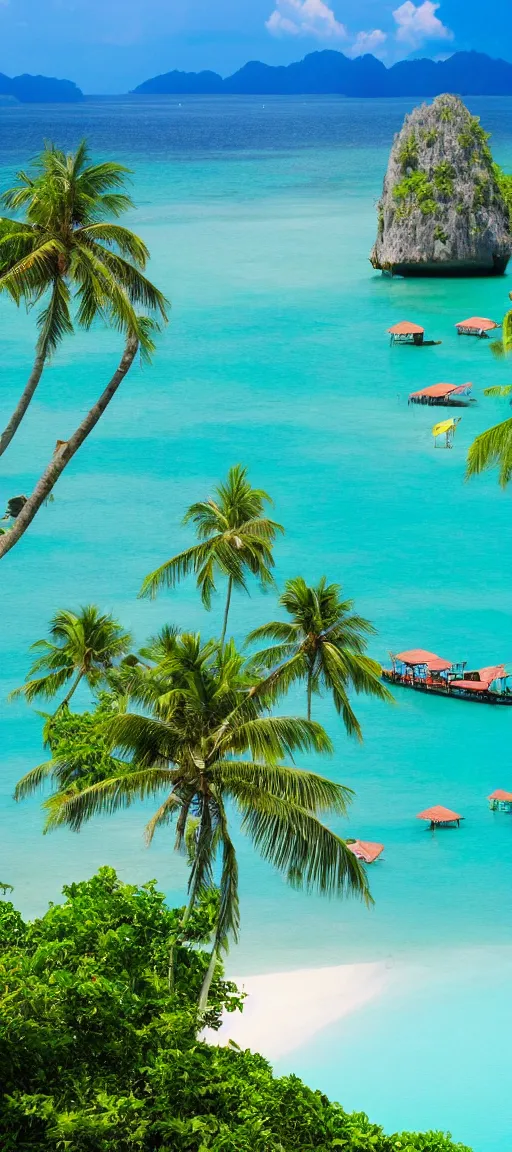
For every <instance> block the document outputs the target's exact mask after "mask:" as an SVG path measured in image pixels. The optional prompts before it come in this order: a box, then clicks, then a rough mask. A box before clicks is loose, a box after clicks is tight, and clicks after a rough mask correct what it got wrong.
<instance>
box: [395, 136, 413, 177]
mask: <svg viewBox="0 0 512 1152" xmlns="http://www.w3.org/2000/svg"><path fill="white" fill-rule="evenodd" d="M398 159H399V161H400V163H401V165H402V168H403V170H404V172H406V171H407V169H408V168H415V167H416V165H417V163H418V141H417V139H416V134H415V133H414V132H411V134H410V136H407V137H406V139H405V140H404V142H403V144H402V146H401V148H400V151H399V153H398Z"/></svg>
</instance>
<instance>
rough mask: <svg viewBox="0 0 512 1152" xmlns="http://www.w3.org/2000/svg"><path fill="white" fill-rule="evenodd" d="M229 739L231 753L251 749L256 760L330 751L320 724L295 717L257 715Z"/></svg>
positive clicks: (232, 733) (329, 741) (237, 729)
mask: <svg viewBox="0 0 512 1152" xmlns="http://www.w3.org/2000/svg"><path fill="white" fill-rule="evenodd" d="M229 740H230V742H231V745H232V747H233V750H234V751H239V752H243V751H244V750H245V749H246V748H250V750H251V753H252V755H253V756H254V758H255V759H260V758H262V759H266V760H268V759H269V758H270V759H272V760H274V759H281V758H282V757H284V756H291V755H293V753H294V752H319V753H323V754H325V753H331V752H332V751H333V746H332V743H331V740H330V739H329V736H328V735H327V733H326V731H325V729H324V728H322V725H321V724H317V723H316V721H314V720H303V719H302V718H300V717H297V716H268V717H261V716H260V717H258V718H257V719H255V720H247V721H245V722H243V723H242V724H240V725H239V726H238V727H235V728H234V729H233V731H232V732H231V733H230V736H229Z"/></svg>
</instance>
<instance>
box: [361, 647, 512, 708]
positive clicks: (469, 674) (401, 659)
mask: <svg viewBox="0 0 512 1152" xmlns="http://www.w3.org/2000/svg"><path fill="white" fill-rule="evenodd" d="M389 655H390V659H391V668H383V669H382V676H383V679H384V680H387V681H389V682H390V683H392V684H396V685H397V687H401V688H412V689H414V691H416V692H426V693H431V694H432V695H434V696H449V697H451V698H452V699H453V700H470V701H473V702H474V703H479V704H512V674H511V671H510V669H509V666H507V665H505V664H492V665H489V666H488V667H485V668H476V669H472V670H467V669H466V663H467V662H466V661H465V660H461V661H455V662H454V661H452V660H446V659H444V657H442V656H436V654H435V652H428V651H427V650H426V649H425V648H412V649H410V650H409V651H407V652H398V653H397V654H396V655H395V654H393V653H392V652H390V654H389Z"/></svg>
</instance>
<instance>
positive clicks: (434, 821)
mask: <svg viewBox="0 0 512 1152" xmlns="http://www.w3.org/2000/svg"><path fill="white" fill-rule="evenodd" d="M416 819H417V820H428V821H429V822H430V827H431V828H436V827H437V825H438V824H456V825H457V828H458V827H459V824H460V821H461V820H463V819H464V817H463V816H460V815H459V813H458V812H452V811H451V809H450V808H443V805H442V804H434V807H433V808H425V811H424V812H418V815H417V817H416Z"/></svg>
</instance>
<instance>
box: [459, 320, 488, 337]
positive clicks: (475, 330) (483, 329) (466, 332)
mask: <svg viewBox="0 0 512 1152" xmlns="http://www.w3.org/2000/svg"><path fill="white" fill-rule="evenodd" d="M455 327H456V329H457V332H458V334H459V336H480V337H482V336H483V337H486V336H487V334H488V332H492V331H493V330H494V328H499V324H497V323H496V321H495V320H489V319H488V317H487V316H470V317H469V319H468V320H459V322H458V323H457V324H456V325H455Z"/></svg>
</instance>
